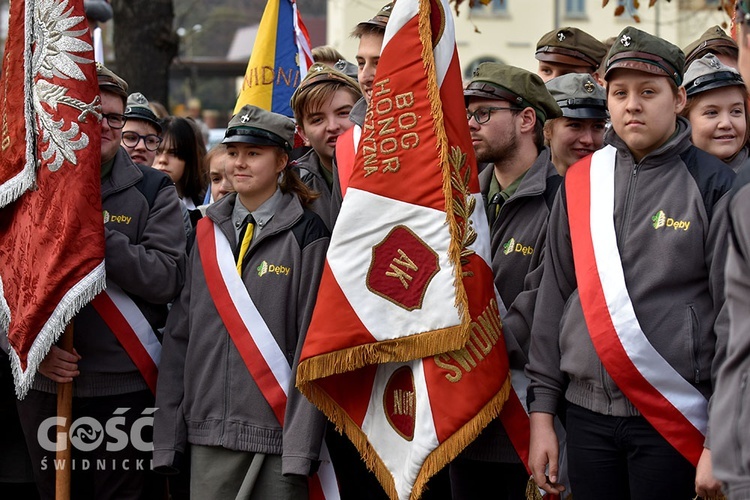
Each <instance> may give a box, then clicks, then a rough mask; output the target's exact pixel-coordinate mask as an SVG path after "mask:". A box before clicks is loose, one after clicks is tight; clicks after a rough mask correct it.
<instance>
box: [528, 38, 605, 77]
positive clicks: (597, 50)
mask: <svg viewBox="0 0 750 500" xmlns="http://www.w3.org/2000/svg"><path fill="white" fill-rule="evenodd" d="M606 54H607V47H606V46H605V45H604V44H603V43H602V42H600V41H599V40H597V39H596V38H594V37H593V36H591V35H589V34H588V33H586V32H585V31H583V30H581V29H578V28H570V27H566V28H559V29H555V30H552V31H550V32H549V33H546V34H545V35H544V36H543V37H542V38H540V39H539V41H538V42H537V44H536V54H535V55H534V57H536V59H537V60H538V61H539V67H538V69H537V71H536V74H537V75H539V76H540V77H541V78H542V80H543V81H545V82H547V81H549V80H551V79H553V78H555V77H557V76H560V75H565V74H567V73H589V74H591V75H593V74H594V73H596V71H597V70H598V69H599V63H600V62H601V60H602V58H603V57H604V56H605V55H606Z"/></svg>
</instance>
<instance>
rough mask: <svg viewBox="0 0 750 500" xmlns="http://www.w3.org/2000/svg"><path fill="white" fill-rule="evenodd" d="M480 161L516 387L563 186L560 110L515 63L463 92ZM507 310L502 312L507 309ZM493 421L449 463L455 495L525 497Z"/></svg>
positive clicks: (519, 469)
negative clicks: (556, 122)
mask: <svg viewBox="0 0 750 500" xmlns="http://www.w3.org/2000/svg"><path fill="white" fill-rule="evenodd" d="M464 99H465V101H466V111H467V117H468V120H469V131H470V132H471V138H472V143H473V146H474V151H475V152H476V156H477V161H478V162H482V163H488V164H489V165H488V166H487V168H485V169H483V170H482V172H481V173H480V174H479V185H480V189H481V192H482V197H483V199H484V202H485V207H484V208H485V210H486V212H487V217H488V219H489V223H490V249H491V255H492V271H493V274H494V276H495V287H496V288H497V290H498V292H499V294H500V299H501V302H502V305H501V306H500V309H501V315H502V320H503V333H504V336H505V340H506V344H507V349H508V353H509V357H510V366H511V369H512V370H513V371H514V373H513V377H514V385H515V382H517V380H515V379H516V378H517V376H521V377H523V375H522V372H523V367H524V366H525V365H526V363H527V361H528V346H529V327H528V324H529V323H530V321H531V317H532V316H533V311H534V299H535V298H536V290H537V287H538V285H539V280H540V278H541V272H542V267H541V262H542V260H541V256H542V255H544V246H545V235H546V232H547V218H548V216H549V209H550V207H551V205H552V200H553V199H554V195H555V193H556V191H557V189H558V187H559V186H560V182H561V180H562V179H561V178H560V176H558V175H557V171H556V170H555V167H554V165H553V164H552V162H551V160H550V151H549V149H548V148H547V147H545V146H544V136H543V133H542V131H543V128H544V123H545V121H546V120H549V119H552V118H557V117H558V116H560V108H559V107H558V105H557V103H555V100H554V99H553V98H552V96H551V95H550V93H549V92H548V91H547V89H546V88H545V86H544V82H542V79H541V78H539V77H538V76H537V75H535V74H533V73H531V72H529V71H526V70H524V69H521V68H516V67H514V66H508V65H506V64H499V63H489V62H488V63H482V64H480V65H479V67H477V69H476V71H475V72H474V76H473V77H472V79H471V81H470V82H469V84H468V85H467V86H466V89H465V90H464ZM506 310H507V313H506V312H505V311H506ZM501 420H502V415H501V418H500V419H497V420H495V421H493V422H492V423H490V425H489V426H488V427H487V428H486V429H485V430H484V431H483V432H482V433H481V434H480V435H479V437H477V439H476V440H475V441H474V442H473V443H471V444H470V445H469V446H468V447H467V448H466V450H465V451H464V452H463V453H462V454H461V455H459V457H458V458H456V460H454V461H453V462H452V463H451V465H450V476H451V489H452V493H453V498H454V499H471V498H481V497H482V496H483V492H486V491H488V490H489V489H490V488H491V489H492V491H493V494H494V495H495V496H494V498H502V499H509V500H510V499H515V498H524V495H525V491H526V485H527V482H528V479H529V475H528V473H527V471H526V467H525V464H524V463H523V462H522V461H521V458H520V456H525V455H526V452H525V451H523V450H516V449H515V448H514V447H513V445H512V444H511V441H510V439H509V437H508V436H509V435H511V434H512V433H517V432H518V429H516V428H506V427H504V423H501Z"/></svg>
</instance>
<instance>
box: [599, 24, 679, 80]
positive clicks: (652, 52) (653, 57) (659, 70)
mask: <svg viewBox="0 0 750 500" xmlns="http://www.w3.org/2000/svg"><path fill="white" fill-rule="evenodd" d="M606 68H607V70H606V72H605V73H604V79H605V80H606V79H607V78H608V76H609V75H610V72H611V71H612V70H613V69H617V68H626V69H634V70H637V71H643V72H645V73H651V74H652V75H660V76H666V77H668V78H671V79H672V80H674V82H675V83H676V84H677V86H678V87H679V86H680V85H682V73H683V71H684V70H685V54H683V53H682V50H680V48H679V47H677V46H676V45H673V44H671V43H669V42H668V41H666V40H664V39H663V38H659V37H658V36H654V35H651V34H649V33H646V32H645V31H641V30H639V29H636V28H633V27H632V26H628V27H627V28H625V29H624V30H622V31H621V32H620V34H619V35H618V36H617V39H616V40H615V43H614V44H613V45H612V48H611V49H609V54H607V62H606Z"/></svg>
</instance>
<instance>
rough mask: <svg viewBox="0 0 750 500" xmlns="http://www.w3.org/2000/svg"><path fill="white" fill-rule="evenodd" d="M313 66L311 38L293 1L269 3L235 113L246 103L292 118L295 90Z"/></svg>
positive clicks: (272, 0)
mask: <svg viewBox="0 0 750 500" xmlns="http://www.w3.org/2000/svg"><path fill="white" fill-rule="evenodd" d="M311 65H312V52H311V50H310V37H309V35H308V34H307V28H305V25H304V23H303V22H302V17H301V16H300V14H299V11H298V10H297V2H296V1H295V0H268V3H267V4H266V9H265V10H264V11H263V17H262V18H261V20H260V26H259V27H258V34H257V36H256V37H255V44H254V45H253V51H252V53H251V55H250V61H249V62H248V63H247V71H246V72H245V78H244V79H243V81H242V90H241V91H240V95H239V97H238V98H237V104H236V106H235V107H234V112H235V113H237V112H238V111H239V110H240V109H242V106H244V105H245V104H252V105H254V106H258V107H259V108H263V109H266V110H268V111H273V112H274V113H279V114H282V115H285V116H289V117H292V116H293V114H292V108H291V106H290V105H289V99H291V97H292V94H293V93H294V90H295V89H296V88H297V86H298V85H299V83H300V81H302V79H303V78H304V77H305V74H306V73H307V68H309V67H310V66H311Z"/></svg>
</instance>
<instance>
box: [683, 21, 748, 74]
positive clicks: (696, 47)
mask: <svg viewBox="0 0 750 500" xmlns="http://www.w3.org/2000/svg"><path fill="white" fill-rule="evenodd" d="M719 47H723V48H725V49H729V50H730V51H732V52H733V53H734V54H735V55H736V54H737V53H738V52H739V48H738V47H737V42H735V41H734V40H733V39H732V37H731V36H729V35H727V34H726V33H725V32H724V30H723V29H721V26H718V25H717V26H713V27H711V28H708V29H707V30H706V32H705V33H703V35H701V37H700V38H699V39H697V40H695V41H694V42H692V43H691V44H690V45H688V46H687V47H685V50H684V51H683V52H685V67H686V68H687V67H688V66H690V63H692V62H693V61H695V60H697V59H700V58H701V57H703V56H704V55H706V54H708V53H711V52H713V51H714V50H716V49H718V48H719Z"/></svg>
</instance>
